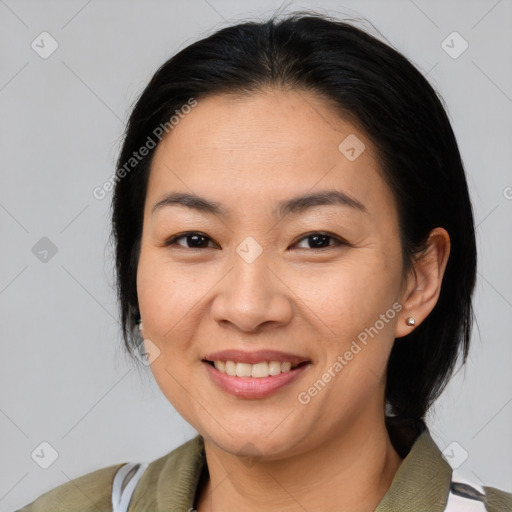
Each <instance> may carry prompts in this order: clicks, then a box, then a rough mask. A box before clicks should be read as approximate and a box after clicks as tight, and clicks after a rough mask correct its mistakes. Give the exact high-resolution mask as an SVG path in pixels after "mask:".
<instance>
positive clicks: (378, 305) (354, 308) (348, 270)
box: [294, 249, 401, 343]
mask: <svg viewBox="0 0 512 512" xmlns="http://www.w3.org/2000/svg"><path fill="white" fill-rule="evenodd" d="M400 275H401V274H400V268H399V265H398V264H397V262H396V260H394V259H393V257H391V256H390V255H382V254H378V253H377V251H374V250H371V249H361V250H356V251H354V253H353V256H351V257H350V258H347V259H346V260H345V261H344V262H343V263H342V264H340V265H337V266H335V267H331V268H330V269H329V270H328V271H326V272H325V273H320V272H314V273H311V274H309V275H308V274H306V273H304V274H302V275H299V276H295V278H294V282H295V283H296V285H295V287H294V293H295V294H296V296H297V297H298V298H299V299H300V300H301V301H303V302H304V303H305V304H306V305H307V306H308V307H309V308H310V310H311V311H312V312H313V313H314V314H315V316H316V318H317V323H319V324H320V325H323V326H324V329H323V331H326V332H327V333H328V336H329V337H332V338H333V339H337V340H338V343H339V340H345V341H346V340H347V339H349V338H350V339H352V337H353V336H356V335H357V334H358V333H359V332H360V331H361V330H364V329H365V328H366V327H370V326H371V325H373V324H374V323H375V322H376V321H377V320H378V319H379V316H380V315H381V314H384V313H385V312H386V311H387V310H388V309H389V308H390V307H391V306H392V304H393V303H394V301H395V300H396V298H397V296H398V287H399V282H400ZM386 325H387V324H386ZM326 328H328V329H326Z"/></svg>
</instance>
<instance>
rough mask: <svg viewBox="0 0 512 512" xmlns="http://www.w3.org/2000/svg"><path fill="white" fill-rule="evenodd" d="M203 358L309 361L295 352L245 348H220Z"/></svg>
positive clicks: (254, 361) (219, 359)
mask: <svg viewBox="0 0 512 512" xmlns="http://www.w3.org/2000/svg"><path fill="white" fill-rule="evenodd" d="M203 359H206V360H208V361H235V362H236V363H249V364H256V363H260V362H262V361H279V362H280V363H286V362H290V363H292V364H300V363H304V362H309V359H308V358H307V357H301V356H298V355H296V354H290V353H286V352H279V351H277V350H256V351H254V352H247V351H245V350H234V349H233V350H222V351H220V352H213V353H211V354H207V355H206V356H205V357H204V358H203Z"/></svg>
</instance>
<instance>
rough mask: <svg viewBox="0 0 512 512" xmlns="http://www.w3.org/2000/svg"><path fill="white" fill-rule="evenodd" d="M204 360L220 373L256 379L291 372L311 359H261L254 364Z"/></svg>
mask: <svg viewBox="0 0 512 512" xmlns="http://www.w3.org/2000/svg"><path fill="white" fill-rule="evenodd" d="M203 361H204V362H206V363H208V364H210V366H213V367H214V368H215V369H216V370H218V371H219V372H220V373H223V374H226V375H229V376H230V377H240V378H244V377H245V378H248V377H250V378H256V379H263V378H266V377H276V376H277V375H281V374H282V373H289V372H291V371H292V370H295V369H297V368H299V367H302V366H304V365H307V364H309V361H302V362H300V363H291V362H290V361H284V362H281V361H260V362H258V363H254V364H251V363H239V362H236V361H229V360H227V361H223V360H215V361H209V360H203Z"/></svg>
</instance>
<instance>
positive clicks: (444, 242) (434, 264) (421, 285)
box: [395, 228, 450, 338]
mask: <svg viewBox="0 0 512 512" xmlns="http://www.w3.org/2000/svg"><path fill="white" fill-rule="evenodd" d="M449 255H450V236H449V235H448V233H447V231H446V230H445V229H443V228H435V229H433V230H432V231H431V232H430V235H429V237H428V240H427V244H426V247H425V249H424V250H423V251H422V252H420V253H419V254H417V255H416V256H415V257H414V261H413V267H412V269H411V270H410V271H409V273H408V275H407V278H406V283H405V285H404V291H403V294H402V296H401V299H402V300H401V304H402V310H401V311H400V315H399V317H398V321H397V324H396V327H395V337H396V338H401V337H402V336H405V335H407V334H409V333H410V332H411V331H413V330H414V329H415V327H417V326H418V325H419V324H420V323H421V322H423V320H425V318H427V316H428V315H429V314H430V312H431V311H432V310H433V309H434V306H435V305H436V303H437V300H438V298H439V294H440V292H441V284H442V281H443V276H444V271H445V269H446V264H447V263H448V257H449ZM409 317H413V318H414V320H415V325H413V326H410V325H407V324H406V320H407V318H409Z"/></svg>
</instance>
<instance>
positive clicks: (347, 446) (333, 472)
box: [196, 418, 402, 512]
mask: <svg viewBox="0 0 512 512" xmlns="http://www.w3.org/2000/svg"><path fill="white" fill-rule="evenodd" d="M366 425H367V426H366V428H365V427H364V425H361V424H359V423H358V424H357V425H354V426H353V427H352V428H350V429H349V430H348V431H344V432H343V435H340V436H338V437H336V436H333V437H332V438H330V439H328V440H326V442H324V443H322V444H321V445H318V444H316V445H315V447H314V450H311V451H305V452H302V453H300V454H299V455H294V456H292V457H289V458H287V459H284V460H283V459H281V460H277V461H263V460H262V461H259V462H257V463H256V464H254V465H247V464H244V462H243V461H241V460H240V459H239V458H238V457H235V456H233V455H231V454H229V453H227V452H225V451H223V450H221V449H220V448H219V447H217V446H215V445H213V444H212V443H211V442H209V441H207V440H206V439H205V451H206V459H207V463H208V472H209V475H210V476H209V479H208V480H207V481H206V483H205V485H204V487H203V489H201V490H200V493H199V499H198V503H197V505H196V508H197V510H198V512H217V511H222V512H229V511H239V510H244V511H256V510H258V511H259V510H265V511H268V512H273V511H280V512H288V511H298V510H309V511H315V510H321V511H322V512H328V511H335V510H343V511H345V512H356V511H357V512H365V511H368V512H371V511H373V510H375V508H376V506H377V505H378V504H379V502H380V501H381V499H382V497H383V496H384V494H385V493H386V491H387V490H388V489H389V486H390V485H391V482H392V480H393V477H394V475H395V473H396V471H397V470H398V467H399V466H400V463H401V462H402V459H401V458H400V456H399V455H398V454H397V453H396V451H395V450H394V448H393V446H392V444H391V441H390V439H389V436H388V432H387V430H386V427H385V423H384V418H382V419H381V422H380V423H377V426H376V423H375V422H366ZM227 504H229V505H227Z"/></svg>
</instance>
